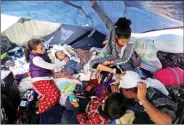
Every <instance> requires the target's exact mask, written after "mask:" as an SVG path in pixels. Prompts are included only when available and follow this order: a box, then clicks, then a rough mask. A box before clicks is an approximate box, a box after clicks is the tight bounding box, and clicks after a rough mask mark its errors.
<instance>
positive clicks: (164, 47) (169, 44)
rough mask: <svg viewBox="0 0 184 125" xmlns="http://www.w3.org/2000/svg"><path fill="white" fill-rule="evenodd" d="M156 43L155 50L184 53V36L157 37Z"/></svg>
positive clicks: (167, 35)
mask: <svg viewBox="0 0 184 125" xmlns="http://www.w3.org/2000/svg"><path fill="white" fill-rule="evenodd" d="M154 40H155V42H154V46H155V48H157V49H158V50H160V51H163V52H168V53H184V50H183V36H179V35H174V34H166V35H160V36H158V37H156V38H155V39H154Z"/></svg>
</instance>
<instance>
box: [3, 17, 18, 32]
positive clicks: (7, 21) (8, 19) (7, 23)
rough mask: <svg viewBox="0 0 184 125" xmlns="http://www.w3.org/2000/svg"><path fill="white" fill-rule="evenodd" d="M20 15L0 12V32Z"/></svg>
mask: <svg viewBox="0 0 184 125" xmlns="http://www.w3.org/2000/svg"><path fill="white" fill-rule="evenodd" d="M19 19H20V17H16V16H10V15H6V14H1V33H2V32H3V31H5V30H6V29H8V28H9V27H10V26H12V25H13V24H14V23H16V22H17V21H18V20H19Z"/></svg>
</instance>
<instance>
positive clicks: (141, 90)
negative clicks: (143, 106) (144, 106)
mask: <svg viewBox="0 0 184 125" xmlns="http://www.w3.org/2000/svg"><path fill="white" fill-rule="evenodd" d="M146 94H147V88H146V84H145V83H143V82H139V84H138V85H137V98H138V100H139V101H145V100H147V99H146Z"/></svg>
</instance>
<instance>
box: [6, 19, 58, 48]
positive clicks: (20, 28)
mask: <svg viewBox="0 0 184 125" xmlns="http://www.w3.org/2000/svg"><path fill="white" fill-rule="evenodd" d="M22 20H23V21H22ZM60 26H61V24H57V23H51V22H45V21H37V20H26V19H21V20H19V22H17V23H15V24H14V25H12V26H11V27H10V28H8V29H7V30H5V31H4V32H3V34H5V35H6V36H7V37H8V38H9V39H10V41H11V42H13V43H16V44H17V45H26V44H27V42H28V41H29V40H30V39H32V38H42V37H44V36H46V35H49V34H51V33H53V32H55V31H56V30H57V29H58V28H59V27H60Z"/></svg>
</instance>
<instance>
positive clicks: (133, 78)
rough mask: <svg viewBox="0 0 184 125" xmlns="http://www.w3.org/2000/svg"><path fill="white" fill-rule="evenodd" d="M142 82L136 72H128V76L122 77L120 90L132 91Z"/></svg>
mask: <svg viewBox="0 0 184 125" xmlns="http://www.w3.org/2000/svg"><path fill="white" fill-rule="evenodd" d="M140 81H141V78H140V77H139V75H138V74H137V73H136V72H134V71H126V74H125V75H124V76H122V77H121V80H120V84H119V88H124V89H130V88H134V87H136V86H137V85H138V82H140Z"/></svg>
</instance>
